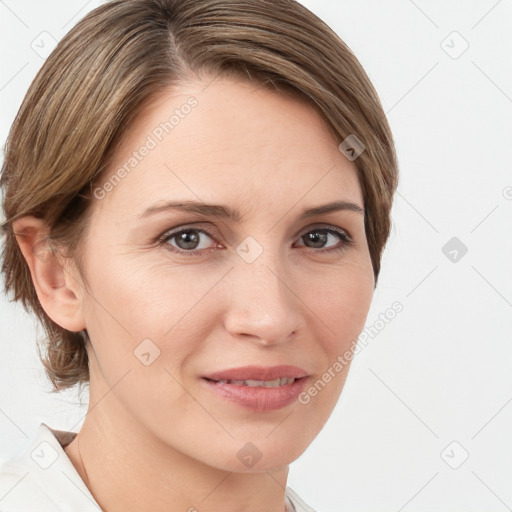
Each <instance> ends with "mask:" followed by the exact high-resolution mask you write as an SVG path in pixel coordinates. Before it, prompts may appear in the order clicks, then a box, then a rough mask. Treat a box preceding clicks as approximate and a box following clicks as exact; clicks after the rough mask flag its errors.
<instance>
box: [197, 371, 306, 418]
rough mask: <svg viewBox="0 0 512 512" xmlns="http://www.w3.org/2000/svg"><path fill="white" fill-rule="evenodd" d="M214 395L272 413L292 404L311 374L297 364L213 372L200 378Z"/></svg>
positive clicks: (258, 410)
mask: <svg viewBox="0 0 512 512" xmlns="http://www.w3.org/2000/svg"><path fill="white" fill-rule="evenodd" d="M201 380H202V381H203V383H204V385H205V387H206V388H207V389H209V391H210V392H213V393H214V394H215V395H217V396H219V397H221V398H223V399H226V400H228V401H230V402H231V403H234V404H236V405H238V406H242V407H243V408H245V409H252V410H253V411H255V412H269V411H275V410H277V409H281V408H283V407H286V406H288V405H291V404H293V403H294V402H295V401H296V400H297V397H298V396H299V394H300V393H301V392H302V391H303V389H304V387H305V385H306V382H307V380H308V373H307V372H306V370H304V369H303V368H299V367H297V366H288V365H281V366H272V367H261V366H244V367H243V368H232V369H229V370H223V371H219V372H214V373H210V374H209V375H205V376H204V377H203V378H202V379H201Z"/></svg>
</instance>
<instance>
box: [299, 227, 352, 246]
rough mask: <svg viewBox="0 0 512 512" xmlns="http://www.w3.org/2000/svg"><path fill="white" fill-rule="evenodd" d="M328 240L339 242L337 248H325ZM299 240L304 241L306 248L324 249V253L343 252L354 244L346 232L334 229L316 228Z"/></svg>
mask: <svg viewBox="0 0 512 512" xmlns="http://www.w3.org/2000/svg"><path fill="white" fill-rule="evenodd" d="M330 238H331V239H333V238H334V239H336V238H337V239H338V240H339V241H341V242H339V243H338V245H337V246H334V247H327V248H326V244H327V243H328V241H329V239H330ZM300 240H304V242H305V243H304V245H305V246H306V247H309V248H312V249H326V251H336V250H343V249H345V248H346V247H348V246H350V245H353V243H354V242H353V240H352V238H351V237H350V236H349V234H348V233H347V232H346V231H344V230H342V229H339V228H335V227H328V228H324V227H317V228H314V229H311V230H309V231H308V232H307V233H305V234H303V235H301V237H300Z"/></svg>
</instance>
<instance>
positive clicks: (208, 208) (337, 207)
mask: <svg viewBox="0 0 512 512" xmlns="http://www.w3.org/2000/svg"><path fill="white" fill-rule="evenodd" d="M172 210H179V211H184V212H187V213H197V214H201V215H205V216H207V217H216V218H219V219H228V220H231V221H234V222H241V221H242V220H243V215H242V214H241V213H240V212H239V211H238V210H235V209H233V208H230V207H228V206H224V205H219V204H206V203H201V202H197V201H165V202H164V203H162V204H159V205H153V206H150V207H149V208H147V209H146V210H144V211H143V212H142V213H141V214H139V216H138V217H139V218H140V219H144V218H146V217H149V216H151V215H155V214H157V213H162V212H166V211H172ZM337 211H350V212H355V213H358V214H360V215H364V213H365V212H364V208H361V206H359V205H358V204H356V203H351V202H350V201H334V202H332V203H327V204H323V205H320V206H314V207H312V208H307V209H305V210H303V211H302V213H301V214H300V216H299V220H304V219H308V218H310V217H314V216H315V215H322V214H326V213H332V212H337Z"/></svg>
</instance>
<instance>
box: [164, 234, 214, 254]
mask: <svg viewBox="0 0 512 512" xmlns="http://www.w3.org/2000/svg"><path fill="white" fill-rule="evenodd" d="M204 238H210V239H211V240H213V239H212V237H211V236H210V235H209V234H208V233H207V232H206V231H204V230H202V229H197V228H186V229H181V230H180V231H175V232H174V233H164V235H162V236H161V237H160V238H159V239H158V243H159V244H160V245H164V244H165V245H167V248H168V250H170V251H172V252H175V253H178V254H185V255H187V256H193V255H197V254H201V253H202V252H204V251H205V250H206V249H207V248H208V247H207V246H208V244H207V243H206V246H205V242H204ZM202 239H203V240H202ZM172 240H175V242H174V243H175V244H176V245H174V244H171V243H170V242H171V241H172Z"/></svg>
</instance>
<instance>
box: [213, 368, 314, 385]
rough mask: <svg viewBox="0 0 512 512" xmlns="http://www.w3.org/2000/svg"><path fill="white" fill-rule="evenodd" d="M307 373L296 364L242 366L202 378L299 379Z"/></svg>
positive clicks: (229, 379)
mask: <svg viewBox="0 0 512 512" xmlns="http://www.w3.org/2000/svg"><path fill="white" fill-rule="evenodd" d="M307 375H308V372H307V371H306V370H304V369H303V368H299V367H298V366H290V365H279V366H267V367H263V366H243V367H240V368H232V369H229V370H222V371H218V372H214V373H210V374H208V375H204V378H205V379H208V380H213V381H223V380H226V381H247V380H253V381H274V380H276V379H300V378H302V377H307Z"/></svg>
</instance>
